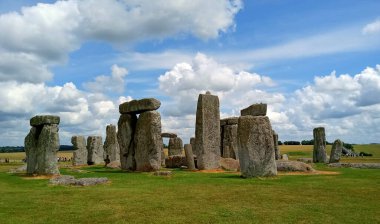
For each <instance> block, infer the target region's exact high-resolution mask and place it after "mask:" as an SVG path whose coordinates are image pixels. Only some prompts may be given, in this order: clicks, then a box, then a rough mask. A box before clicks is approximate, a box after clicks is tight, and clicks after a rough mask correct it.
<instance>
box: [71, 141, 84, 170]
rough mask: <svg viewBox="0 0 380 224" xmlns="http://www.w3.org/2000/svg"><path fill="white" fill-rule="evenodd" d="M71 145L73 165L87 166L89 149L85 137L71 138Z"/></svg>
mask: <svg viewBox="0 0 380 224" xmlns="http://www.w3.org/2000/svg"><path fill="white" fill-rule="evenodd" d="M71 144H73V147H74V152H73V165H74V166H78V165H86V164H87V147H86V139H85V137H84V136H73V137H71Z"/></svg>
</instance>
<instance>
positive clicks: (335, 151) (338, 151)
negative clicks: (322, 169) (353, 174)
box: [329, 139, 343, 163]
mask: <svg viewBox="0 0 380 224" xmlns="http://www.w3.org/2000/svg"><path fill="white" fill-rule="evenodd" d="M342 150H343V142H342V141H341V140H339V139H337V140H335V141H334V143H333V145H332V147H331V153H330V160H329V161H330V163H338V162H339V160H340V156H341V155H342Z"/></svg>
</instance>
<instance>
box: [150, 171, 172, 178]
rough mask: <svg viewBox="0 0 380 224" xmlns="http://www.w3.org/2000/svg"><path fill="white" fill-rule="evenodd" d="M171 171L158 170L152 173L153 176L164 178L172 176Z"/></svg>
mask: <svg viewBox="0 0 380 224" xmlns="http://www.w3.org/2000/svg"><path fill="white" fill-rule="evenodd" d="M172 174H173V173H172V171H162V170H159V171H155V172H154V173H153V175H154V176H164V177H169V176H172Z"/></svg>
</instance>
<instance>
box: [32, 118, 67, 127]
mask: <svg viewBox="0 0 380 224" xmlns="http://www.w3.org/2000/svg"><path fill="white" fill-rule="evenodd" d="M59 122H60V118H59V117H58V116H54V115H37V116H34V117H32V118H31V119H30V126H33V127H36V126H41V125H45V124H57V125H58V124H59Z"/></svg>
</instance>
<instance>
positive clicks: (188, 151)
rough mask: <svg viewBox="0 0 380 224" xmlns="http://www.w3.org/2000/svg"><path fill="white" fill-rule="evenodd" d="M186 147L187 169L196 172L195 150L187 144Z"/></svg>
mask: <svg viewBox="0 0 380 224" xmlns="http://www.w3.org/2000/svg"><path fill="white" fill-rule="evenodd" d="M184 147H185V154H186V161H187V168H188V169H189V170H195V163H194V155H193V150H192V148H191V144H185V146H184Z"/></svg>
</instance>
